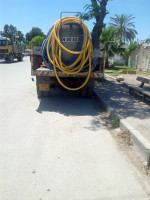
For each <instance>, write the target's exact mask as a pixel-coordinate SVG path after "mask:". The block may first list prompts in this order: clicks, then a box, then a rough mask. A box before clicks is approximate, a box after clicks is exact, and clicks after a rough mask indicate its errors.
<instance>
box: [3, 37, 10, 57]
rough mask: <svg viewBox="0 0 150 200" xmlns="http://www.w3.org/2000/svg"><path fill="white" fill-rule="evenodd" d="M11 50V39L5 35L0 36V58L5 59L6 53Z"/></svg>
mask: <svg viewBox="0 0 150 200" xmlns="http://www.w3.org/2000/svg"><path fill="white" fill-rule="evenodd" d="M11 51H12V45H11V40H10V39H9V38H6V37H0V58H1V59H3V58H4V59H5V60H7V58H8V55H9V54H10V52H11Z"/></svg>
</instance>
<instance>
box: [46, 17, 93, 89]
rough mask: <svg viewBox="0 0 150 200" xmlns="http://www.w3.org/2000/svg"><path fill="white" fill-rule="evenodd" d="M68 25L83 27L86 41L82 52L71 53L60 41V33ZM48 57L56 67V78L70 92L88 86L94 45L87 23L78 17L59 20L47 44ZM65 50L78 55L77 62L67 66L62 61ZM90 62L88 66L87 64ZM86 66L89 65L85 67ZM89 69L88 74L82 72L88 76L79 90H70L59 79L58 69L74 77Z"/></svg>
mask: <svg viewBox="0 0 150 200" xmlns="http://www.w3.org/2000/svg"><path fill="white" fill-rule="evenodd" d="M68 23H76V24H79V25H81V26H82V29H83V34H84V41H83V45H82V48H81V51H71V50H69V49H67V48H66V47H64V46H63V45H62V43H61V41H60V37H59V32H60V28H61V27H62V26H63V25H65V24H68ZM50 45H51V51H52V52H51V55H50V52H49V49H50ZM46 49H47V56H48V59H49V61H50V62H51V64H52V65H53V67H54V73H55V76H56V78H57V80H58V82H59V83H60V84H61V85H62V86H63V87H64V88H66V89H68V90H79V89H81V88H82V87H84V86H85V85H86V83H87V82H88V80H89V78H90V75H91V71H92V67H91V63H92V59H93V47H92V43H91V40H90V34H89V30H88V28H87V26H86V25H85V23H84V22H83V21H81V19H79V18H78V17H64V18H62V19H60V20H58V21H57V22H56V23H55V25H54V27H53V30H52V32H51V34H50V36H49V39H48V42H47V47H46ZM62 49H63V50H65V51H66V52H68V53H70V54H77V55H78V58H77V59H76V61H75V62H74V63H73V64H71V65H69V66H67V65H65V64H64V63H63V62H62V60H61V51H62ZM87 61H88V64H87ZM79 62H80V65H79V66H78V67H76V65H77V63H79ZM85 64H87V65H86V66H85ZM86 67H88V69H89V70H88V72H82V74H83V73H86V74H87V77H86V79H85V81H84V83H83V84H82V85H81V86H79V87H77V88H70V87H68V86H66V85H65V84H64V83H63V82H62V81H61V80H60V78H59V76H58V73H57V71H58V70H57V69H59V70H60V71H62V72H64V73H66V74H72V75H77V74H80V73H81V70H83V69H84V68H86Z"/></svg>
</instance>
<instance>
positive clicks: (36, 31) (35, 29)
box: [26, 27, 45, 42]
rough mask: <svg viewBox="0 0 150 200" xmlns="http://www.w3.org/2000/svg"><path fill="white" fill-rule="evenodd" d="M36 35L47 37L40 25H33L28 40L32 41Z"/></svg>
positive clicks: (27, 35)
mask: <svg viewBox="0 0 150 200" xmlns="http://www.w3.org/2000/svg"><path fill="white" fill-rule="evenodd" d="M35 36H41V37H45V35H44V33H43V32H42V30H41V29H40V28H38V27H33V28H32V30H31V31H30V32H28V33H27V34H26V41H27V42H30V41H31V40H32V39H33V38H34V37H35Z"/></svg>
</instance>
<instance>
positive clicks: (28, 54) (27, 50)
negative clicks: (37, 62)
mask: <svg viewBox="0 0 150 200" xmlns="http://www.w3.org/2000/svg"><path fill="white" fill-rule="evenodd" d="M30 54H31V50H30V49H26V50H25V52H24V53H23V55H24V56H30Z"/></svg>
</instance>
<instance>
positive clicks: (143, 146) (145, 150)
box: [94, 91, 150, 166]
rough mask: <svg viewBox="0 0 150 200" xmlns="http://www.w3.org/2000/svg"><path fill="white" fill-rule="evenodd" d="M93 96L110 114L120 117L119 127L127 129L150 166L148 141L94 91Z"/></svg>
mask: <svg viewBox="0 0 150 200" xmlns="http://www.w3.org/2000/svg"><path fill="white" fill-rule="evenodd" d="M94 93H95V96H96V98H97V99H98V101H99V102H100V103H101V104H102V105H103V107H104V108H105V109H106V110H107V112H108V113H109V114H110V116H114V115H115V116H118V117H119V118H120V129H121V130H122V131H126V130H128V131H129V133H130V134H131V140H132V142H133V144H134V145H135V146H136V147H137V148H138V149H139V150H140V152H141V153H142V154H143V156H144V157H145V158H146V159H147V165H148V166H150V143H149V142H148V141H147V140H146V139H145V138H144V137H143V136H142V134H141V133H140V132H139V131H137V130H135V129H134V128H133V127H132V126H131V125H130V124H129V123H128V122H127V120H126V119H121V116H120V115H119V114H117V113H116V112H115V111H114V110H113V109H112V108H111V106H110V105H109V104H107V102H106V101H105V100H104V99H102V97H101V96H100V95H99V94H98V93H97V92H96V91H95V92H94Z"/></svg>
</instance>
